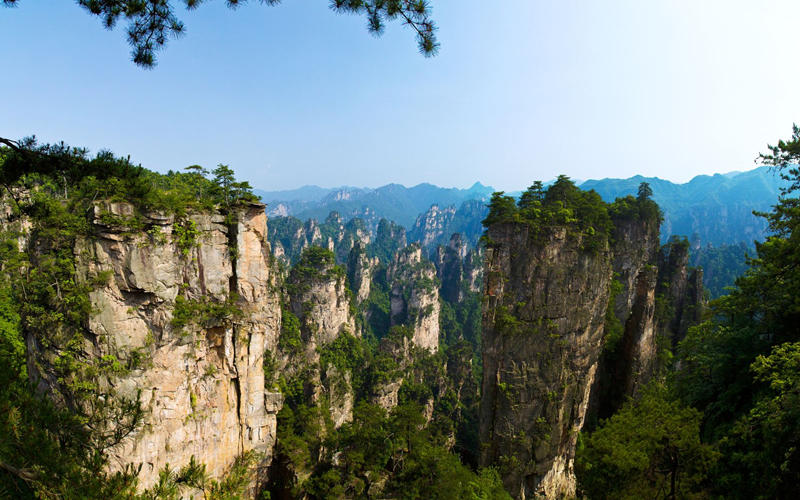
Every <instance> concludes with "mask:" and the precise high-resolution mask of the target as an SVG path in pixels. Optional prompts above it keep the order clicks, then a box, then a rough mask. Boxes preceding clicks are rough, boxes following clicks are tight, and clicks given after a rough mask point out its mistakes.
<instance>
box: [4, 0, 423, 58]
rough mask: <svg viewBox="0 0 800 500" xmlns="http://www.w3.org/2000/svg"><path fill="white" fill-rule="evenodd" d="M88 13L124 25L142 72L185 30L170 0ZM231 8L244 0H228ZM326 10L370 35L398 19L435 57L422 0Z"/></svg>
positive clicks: (138, 0) (92, 4)
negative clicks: (354, 18) (359, 20)
mask: <svg viewBox="0 0 800 500" xmlns="http://www.w3.org/2000/svg"><path fill="white" fill-rule="evenodd" d="M77 2H78V5H80V6H81V7H83V8H84V9H85V10H86V11H87V12H89V14H91V15H93V16H97V17H99V18H100V19H101V21H102V23H103V26H105V27H106V28H107V29H109V30H112V29H114V27H115V26H116V25H117V23H119V22H120V21H122V22H125V23H126V24H127V28H126V32H127V37H128V43H129V44H130V45H131V48H132V51H131V57H132V59H133V62H134V63H136V64H137V65H139V66H142V67H145V68H151V67H153V66H155V64H156V53H157V52H158V51H160V50H162V49H164V48H165V47H166V45H167V41H168V40H169V39H170V38H178V37H180V36H182V35H183V34H184V33H185V32H186V27H185V25H184V24H183V21H181V19H180V18H179V17H178V13H177V12H176V9H175V7H174V5H173V2H170V1H169V0H77ZM280 2H281V0H260V3H262V4H266V5H276V4H279V3H280ZM19 3H20V2H19V1H18V0H3V5H5V6H7V7H12V6H17V5H18V4H19ZM181 3H183V4H184V6H185V7H186V10H194V9H196V8H197V7H199V6H200V5H201V4H203V3H205V2H204V0H182V2H181ZM226 3H227V5H228V7H229V8H231V9H235V8H237V7H239V6H240V5H242V4H244V3H246V0H226ZM330 8H331V9H332V10H333V11H334V12H337V13H341V14H356V15H362V16H365V17H366V19H367V29H368V30H369V32H370V33H373V34H375V35H380V34H381V33H383V30H384V28H385V25H386V22H387V21H400V22H401V23H402V24H404V25H406V26H409V27H410V28H411V29H412V30H413V31H414V33H415V36H416V38H417V44H418V45H419V50H420V52H421V53H422V54H423V55H425V56H432V55H434V54H436V52H437V50H438V48H439V43H438V42H437V41H436V24H435V23H434V22H433V20H432V19H431V16H430V11H431V7H430V5H429V3H428V2H427V1H426V0H333V1H331V2H330Z"/></svg>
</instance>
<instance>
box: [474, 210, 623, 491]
mask: <svg viewBox="0 0 800 500" xmlns="http://www.w3.org/2000/svg"><path fill="white" fill-rule="evenodd" d="M488 237H489V241H490V242H491V243H490V244H489V245H488V248H487V251H486V271H485V283H486V286H485V289H484V310H483V395H482V400H481V409H480V439H481V447H482V448H481V463H482V465H484V466H486V465H493V466H497V467H499V469H500V473H501V477H502V479H503V483H504V485H505V487H506V489H507V490H508V491H509V492H510V493H511V494H512V495H513V496H514V497H516V498H532V497H534V496H537V495H544V496H546V497H548V498H557V497H561V496H570V495H574V493H575V478H574V473H573V462H574V455H575V446H576V442H577V436H578V432H579V431H580V429H581V427H582V426H583V421H584V417H585V414H586V408H587V404H588V400H589V392H590V389H591V387H592V384H593V380H594V377H595V373H596V370H597V364H598V358H599V354H600V351H601V349H602V340H603V320H604V315H605V312H606V308H607V306H608V288H609V282H610V279H611V258H610V255H609V251H608V247H607V245H605V246H604V247H603V248H602V249H601V250H599V251H598V252H594V253H592V252H586V251H583V250H581V240H580V238H581V237H580V236H579V235H572V234H570V235H568V234H567V232H566V230H564V229H555V230H553V231H552V232H550V233H549V234H546V235H545V234H540V235H538V236H535V235H533V234H531V233H530V230H529V228H528V227H527V226H525V225H523V224H513V223H507V224H497V225H494V226H492V227H490V228H489V230H488Z"/></svg>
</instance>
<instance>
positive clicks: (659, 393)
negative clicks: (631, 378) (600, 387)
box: [576, 386, 718, 499]
mask: <svg viewBox="0 0 800 500" xmlns="http://www.w3.org/2000/svg"><path fill="white" fill-rule="evenodd" d="M700 419H701V413H700V412H699V411H697V410H695V409H693V408H687V407H686V406H683V405H682V404H680V403H679V402H676V401H673V400H671V399H669V398H668V396H667V394H666V393H665V389H663V388H661V387H658V386H650V387H648V388H646V389H645V390H644V394H642V395H641V397H640V398H639V399H638V400H637V401H636V402H630V403H628V404H626V405H625V406H624V407H623V408H622V409H621V410H620V411H619V412H617V413H616V414H615V415H614V416H613V417H611V418H610V419H609V420H608V421H606V422H605V423H604V425H603V426H602V427H601V428H600V429H599V430H597V431H596V432H594V433H593V434H591V435H590V436H588V437H587V438H585V443H584V445H583V446H580V447H579V448H578V453H577V458H576V469H577V474H578V477H579V478H580V489H581V490H582V493H583V494H584V495H586V497H588V498H593V499H594V498H597V499H605V498H608V499H616V498H631V499H633V498H695V497H699V496H700V494H701V493H702V492H703V491H705V489H706V488H707V487H708V484H707V480H708V473H709V471H710V470H711V468H712V467H713V465H714V462H715V461H716V459H717V458H718V455H717V454H716V453H715V452H714V450H713V449H712V448H711V446H709V445H707V444H703V443H701V442H700V432H699V431H700Z"/></svg>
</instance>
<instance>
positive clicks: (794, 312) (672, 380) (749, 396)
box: [577, 127, 800, 499]
mask: <svg viewBox="0 0 800 500" xmlns="http://www.w3.org/2000/svg"><path fill="white" fill-rule="evenodd" d="M762 159H763V160H764V161H765V162H766V163H768V164H772V165H775V166H776V167H777V169H778V170H779V171H780V172H781V175H782V177H783V179H784V180H785V181H786V182H787V186H788V187H787V188H786V189H784V190H783V193H782V196H781V198H780V199H779V200H778V203H777V205H775V207H774V209H773V211H772V212H770V213H767V214H762V215H763V216H764V217H765V218H766V220H767V221H768V222H769V227H770V230H771V231H772V235H771V236H769V237H768V238H767V239H766V241H764V242H762V243H757V244H756V249H755V253H756V256H755V257H753V258H752V259H749V261H748V263H749V265H750V268H749V269H748V270H747V271H746V272H745V273H744V275H743V276H741V277H740V278H738V279H737V280H736V284H735V287H733V288H732V289H731V290H730V292H729V293H728V295H725V296H722V297H720V298H719V299H717V300H715V301H714V302H712V303H711V315H710V316H709V319H708V320H707V321H705V322H704V323H701V324H700V325H698V326H696V327H693V328H690V329H689V333H688V335H687V336H686V338H685V340H683V341H682V342H681V343H680V344H679V346H678V349H677V352H676V360H677V361H679V365H678V366H679V369H673V371H672V372H671V373H669V374H668V376H667V378H666V380H662V381H657V382H656V385H657V386H658V385H661V387H660V388H659V387H657V386H656V387H652V388H651V389H650V390H649V391H645V393H644V394H643V395H641V396H640V397H638V398H636V399H634V400H632V401H630V402H629V403H628V404H627V405H626V406H625V407H624V408H623V409H622V410H621V411H620V412H619V413H618V414H617V415H615V416H614V417H612V418H611V419H609V420H608V421H606V422H604V423H602V424H601V426H600V428H599V430H597V431H596V432H595V433H594V434H592V435H591V436H589V437H587V438H586V439H584V443H585V447H584V448H583V449H582V450H581V451H580V454H579V459H578V467H577V469H578V478H579V483H580V487H581V489H582V490H583V492H584V493H585V494H586V495H587V496H589V497H590V498H621V497H622V498H624V497H653V498H676V497H678V498H680V497H683V498H723V497H724V498H741V499H767V498H793V497H794V496H796V485H797V482H798V480H800V452H798V450H800V398H798V394H800V376H798V374H799V373H800V330H798V325H800V302H798V297H800V268H798V266H797V263H798V262H800V232H798V227H800V210H798V207H800V198H798V197H797V194H798V190H800V169H798V167H797V166H796V165H797V164H798V162H800V129H798V128H797V127H795V129H794V135H793V137H792V139H791V140H790V141H785V142H784V141H781V142H779V143H778V145H777V146H774V147H771V154H769V155H765V156H762ZM676 244H684V242H683V241H678V242H676ZM685 244H686V245H688V243H685ZM664 307H667V306H662V308H664Z"/></svg>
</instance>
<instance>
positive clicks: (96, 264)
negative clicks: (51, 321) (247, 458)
mask: <svg viewBox="0 0 800 500" xmlns="http://www.w3.org/2000/svg"><path fill="white" fill-rule="evenodd" d="M132 214H133V207H132V206H131V205H128V204H126V203H98V204H97V205H96V206H95V208H94V213H93V216H92V217H91V223H92V230H93V236H92V237H90V238H83V239H79V240H78V242H77V244H76V248H75V254H76V256H77V274H78V276H79V277H81V279H85V280H87V281H88V280H95V281H96V280H97V279H98V277H99V276H100V277H102V279H103V280H104V282H103V283H101V284H100V285H98V286H96V287H95V289H94V290H93V291H92V292H91V293H90V299H91V304H92V308H93V311H94V312H93V313H92V315H91V317H90V320H89V322H88V325H87V330H86V332H85V335H84V339H83V343H84V347H83V350H84V352H85V355H86V357H87V359H94V360H98V359H101V358H103V357H108V358H105V359H116V360H118V362H119V363H120V365H121V366H125V367H129V368H128V369H125V370H120V371H119V372H117V373H115V374H114V375H112V376H109V377H108V378H107V379H106V380H104V381H101V383H105V384H108V386H110V387H112V388H113V389H114V392H115V394H116V395H117V396H119V397H123V398H129V399H136V398H137V397H138V398H139V400H140V402H141V406H142V409H143V410H144V413H143V417H142V422H141V423H140V425H138V426H137V427H136V428H135V429H134V430H133V432H131V433H130V434H129V435H127V437H125V438H124V439H123V440H122V441H121V442H120V443H119V444H118V445H117V446H115V447H114V448H112V449H110V450H109V451H108V453H109V457H110V461H109V467H110V469H111V470H112V471H114V470H120V469H122V468H123V467H124V466H125V465H126V464H133V465H134V466H138V465H139V464H141V470H140V474H139V485H140V487H142V488H144V487H149V486H151V485H153V484H154V483H155V482H156V481H157V479H158V473H159V470H161V469H163V468H164V467H165V466H166V465H167V464H169V466H170V467H171V468H177V467H181V466H183V465H186V464H187V463H188V462H189V460H190V458H191V457H192V456H194V457H195V459H196V460H197V461H198V462H200V463H204V464H205V465H206V470H207V471H208V473H209V474H210V475H211V477H215V478H219V477H222V476H223V475H224V474H225V472H226V471H227V470H228V469H229V468H230V466H231V465H232V464H233V462H234V460H235V459H236V458H237V457H238V456H239V455H241V454H243V453H245V452H247V451H250V450H254V451H256V452H259V453H260V454H261V457H262V459H263V464H262V465H265V464H268V463H269V461H270V459H271V456H272V450H273V446H274V443H275V436H276V414H277V412H278V410H279V409H280V407H281V404H282V396H281V395H280V394H278V393H273V392H270V391H265V389H264V371H263V357H264V352H265V350H266V349H273V348H274V347H275V344H276V342H277V335H278V332H279V328H280V314H281V313H280V307H279V300H278V295H277V293H276V287H275V283H274V275H273V269H272V267H271V265H270V258H269V255H270V251H269V246H268V243H267V242H266V238H265V236H266V215H265V213H264V206H263V205H261V204H247V205H240V206H238V207H235V208H234V209H232V211H231V213H230V214H229V215H228V216H227V217H226V216H224V215H223V214H220V213H210V214H190V215H188V216H186V217H185V218H182V219H181V220H178V221H176V220H175V219H174V217H172V216H164V215H161V214H157V213H151V214H146V215H145V216H144V225H145V227H146V228H147V229H146V230H145V231H142V230H138V231H132V230H130V229H129V228H126V227H124V222H123V223H121V225H114V224H112V223H109V222H108V221H109V220H113V219H114V218H116V219H117V220H120V221H124V220H125V218H126V217H130V216H131V215H132ZM108 215H110V216H112V217H108ZM186 228H192V229H193V231H196V237H195V238H194V240H193V241H191V242H189V243H188V244H185V243H184V244H180V245H179V243H178V238H177V237H176V236H177V234H178V232H180V231H185V230H186ZM199 302H205V303H213V304H226V303H227V304H228V306H227V308H226V309H225V310H219V311H217V313H216V315H213V316H210V317H206V318H203V319H202V320H201V319H200V318H196V317H190V318H189V320H187V321H185V322H183V324H178V323H176V321H174V318H175V317H176V315H179V314H178V313H179V312H180V309H181V308H185V307H186V304H190V303H191V304H195V303H199ZM28 343H29V346H30V347H31V350H30V359H29V364H30V366H32V367H33V368H34V370H33V372H32V374H33V376H34V378H35V379H37V380H38V381H39V385H40V388H43V389H44V390H46V391H49V392H50V393H51V394H53V395H56V394H57V393H58V384H57V382H56V380H55V379H54V375H53V372H52V371H51V368H52V367H53V361H54V360H55V357H56V356H57V353H53V352H49V351H47V350H46V349H43V348H41V346H39V345H38V344H37V342H36V341H35V339H33V338H32V337H30V338H29V339H28ZM112 428H113V424H112Z"/></svg>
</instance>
